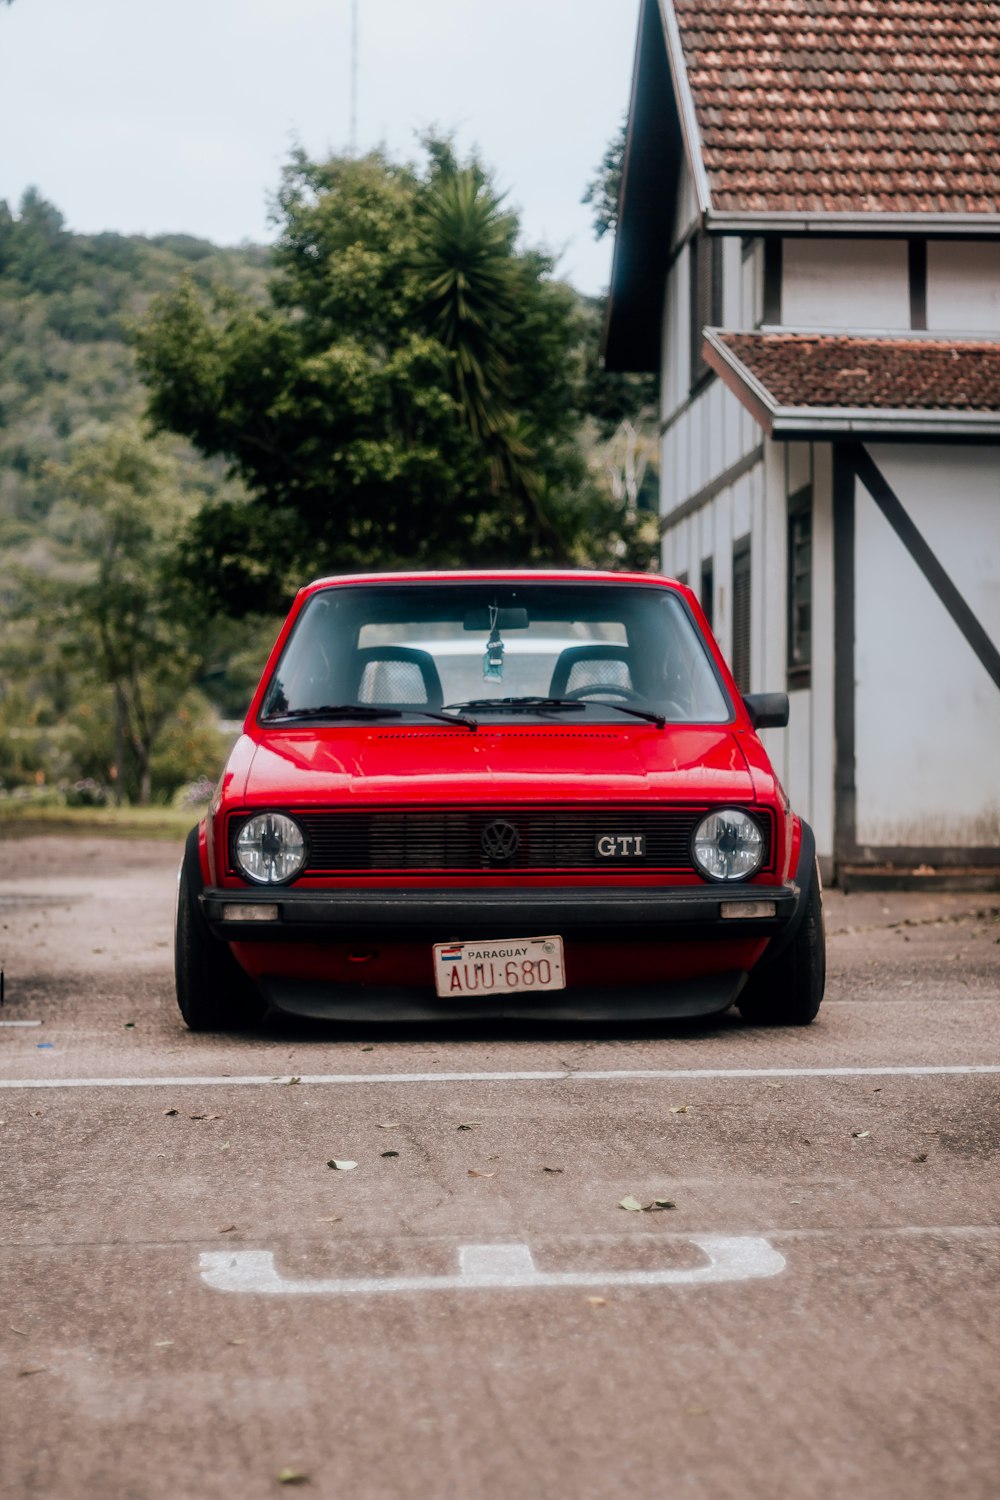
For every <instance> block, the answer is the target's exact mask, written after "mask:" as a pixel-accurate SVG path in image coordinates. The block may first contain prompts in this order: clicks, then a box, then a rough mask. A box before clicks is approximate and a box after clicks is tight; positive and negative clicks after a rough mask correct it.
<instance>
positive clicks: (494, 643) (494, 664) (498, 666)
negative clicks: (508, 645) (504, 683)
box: [483, 604, 504, 682]
mask: <svg viewBox="0 0 1000 1500" xmlns="http://www.w3.org/2000/svg"><path fill="white" fill-rule="evenodd" d="M499 616H500V610H499V609H498V608H497V606H496V605H495V604H491V605H490V638H489V640H488V641H487V642H486V651H485V653H484V654H483V677H484V678H485V679H487V680H489V678H491V677H492V678H494V679H495V680H496V681H497V682H499V681H501V680H502V678H503V653H504V644H503V641H502V640H501V639H500V627H499V625H498V624H497V620H498V619H499Z"/></svg>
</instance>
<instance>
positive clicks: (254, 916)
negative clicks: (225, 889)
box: [222, 902, 278, 922]
mask: <svg viewBox="0 0 1000 1500" xmlns="http://www.w3.org/2000/svg"><path fill="white" fill-rule="evenodd" d="M222 920H223V921H224V922H276V921H277V920H278V908H277V907H276V906H265V905H263V904H261V905H259V906H258V905H254V906H251V905H250V904H249V902H248V903H247V904H246V905H245V906H244V905H243V904H242V903H239V904H236V903H234V904H233V905H231V906H224V907H223V908H222Z"/></svg>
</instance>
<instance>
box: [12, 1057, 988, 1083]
mask: <svg viewBox="0 0 1000 1500" xmlns="http://www.w3.org/2000/svg"><path fill="white" fill-rule="evenodd" d="M984 1073H1000V1063H935V1064H927V1065H919V1064H917V1065H913V1066H905V1067H882V1068H580V1069H579V1070H576V1069H572V1068H561V1069H553V1070H551V1071H546V1072H542V1071H539V1072H515V1071H511V1072H506V1073H298V1074H287V1073H286V1074H283V1075H281V1076H276V1075H274V1074H266V1073H216V1074H204V1075H198V1076H193V1077H181V1078H171V1077H169V1076H164V1077H158V1078H6V1079H0V1089H165V1088H172V1089H176V1088H225V1087H228V1086H230V1085H232V1086H234V1087H238V1086H243V1087H245V1086H247V1085H250V1086H256V1087H267V1086H269V1085H271V1086H275V1085H277V1086H280V1085H285V1086H286V1087H287V1086H288V1085H289V1084H292V1083H297V1084H327V1083H343V1084H352V1083H571V1082H572V1083H614V1082H616V1081H618V1080H621V1081H623V1082H627V1081H629V1080H639V1079H649V1080H657V1079H662V1080H663V1081H664V1082H671V1083H672V1082H677V1081H681V1080H685V1079H689V1078H925V1077H948V1076H960V1075H966V1074H984Z"/></svg>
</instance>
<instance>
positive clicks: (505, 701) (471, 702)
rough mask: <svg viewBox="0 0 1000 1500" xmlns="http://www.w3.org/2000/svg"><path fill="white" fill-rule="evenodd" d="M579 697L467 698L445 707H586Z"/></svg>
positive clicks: (447, 704)
mask: <svg viewBox="0 0 1000 1500" xmlns="http://www.w3.org/2000/svg"><path fill="white" fill-rule="evenodd" d="M586 706H587V705H586V704H585V703H583V702H581V701H580V699H578V698H538V697H527V698H467V699H466V700H465V701H464V702H462V703H446V704H445V708H446V709H451V708H477V709H484V708H485V709H489V708H579V709H583V708H586Z"/></svg>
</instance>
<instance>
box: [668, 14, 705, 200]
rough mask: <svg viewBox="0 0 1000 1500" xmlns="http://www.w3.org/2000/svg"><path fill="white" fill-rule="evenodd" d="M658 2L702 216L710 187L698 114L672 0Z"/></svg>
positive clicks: (688, 160) (688, 159)
mask: <svg viewBox="0 0 1000 1500" xmlns="http://www.w3.org/2000/svg"><path fill="white" fill-rule="evenodd" d="M658 3H659V7H660V17H661V19H662V21H663V35H664V39H665V41H666V44H667V61H668V63H669V65H670V77H671V79H672V81H673V85H674V93H675V96H676V99H677V106H678V112H679V114H680V117H681V133H682V135H683V137H684V149H685V152H686V154H687V162H688V169H689V171H690V173H691V178H692V181H693V182H694V190H695V197H696V198H697V200H698V212H699V214H700V215H701V216H702V217H704V216H705V215H706V214H709V213H710V212H711V207H712V190H711V187H710V185H709V180H708V172H707V170H706V168H705V157H704V152H703V150H702V143H701V131H700V129H699V128H698V116H697V114H696V112H695V107H694V95H693V94H692V92H691V84H690V83H689V81H688V73H687V64H686V62H685V61H684V46H683V43H682V42H681V31H680V27H679V26H678V24H677V16H676V14H675V13H674V5H673V0H658Z"/></svg>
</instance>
